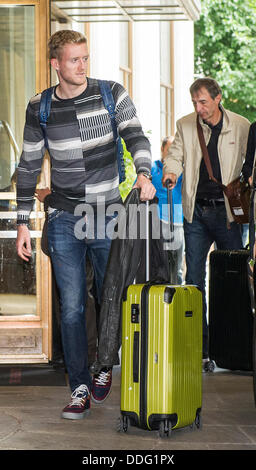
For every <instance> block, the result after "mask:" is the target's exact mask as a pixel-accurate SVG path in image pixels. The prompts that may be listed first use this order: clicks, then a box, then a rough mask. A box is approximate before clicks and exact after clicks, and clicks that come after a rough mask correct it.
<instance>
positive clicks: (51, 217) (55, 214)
mask: <svg viewBox="0 0 256 470" xmlns="http://www.w3.org/2000/svg"><path fill="white" fill-rule="evenodd" d="M63 212H64V211H63V210H62V209H55V210H54V211H53V212H51V213H50V214H48V223H50V222H52V221H53V220H55V219H57V217H59V216H60V215H61V214H63Z"/></svg>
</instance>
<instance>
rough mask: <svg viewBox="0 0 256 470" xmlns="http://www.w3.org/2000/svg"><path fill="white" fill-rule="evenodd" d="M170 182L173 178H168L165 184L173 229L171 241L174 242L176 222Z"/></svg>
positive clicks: (169, 216)
mask: <svg viewBox="0 0 256 470" xmlns="http://www.w3.org/2000/svg"><path fill="white" fill-rule="evenodd" d="M169 184H171V180H169V179H168V180H166V182H165V186H166V188H167V202H168V218H169V220H168V222H169V225H170V230H171V239H170V242H171V243H173V241H174V223H173V203H172V190H171V189H170V188H169Z"/></svg>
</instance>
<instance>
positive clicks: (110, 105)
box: [98, 80, 125, 183]
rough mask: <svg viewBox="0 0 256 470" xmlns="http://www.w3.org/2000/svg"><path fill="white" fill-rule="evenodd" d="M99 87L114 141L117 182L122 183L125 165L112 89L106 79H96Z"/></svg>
mask: <svg viewBox="0 0 256 470" xmlns="http://www.w3.org/2000/svg"><path fill="white" fill-rule="evenodd" d="M98 84H99V87H100V92H101V96H102V99H103V103H104V106H105V108H106V109H107V111H108V113H109V117H110V121H111V126H112V131H113V135H114V140H115V142H116V152H117V164H118V172H119V183H122V182H123V181H124V180H125V166H124V158H123V157H124V150H123V145H122V141H121V137H120V136H119V135H118V129H117V125H116V110H115V102H114V98H113V95H112V90H111V87H110V84H109V82H108V81H106V80H98Z"/></svg>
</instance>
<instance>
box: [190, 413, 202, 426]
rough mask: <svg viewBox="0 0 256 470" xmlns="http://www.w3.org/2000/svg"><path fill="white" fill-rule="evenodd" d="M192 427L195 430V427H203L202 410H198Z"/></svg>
mask: <svg viewBox="0 0 256 470" xmlns="http://www.w3.org/2000/svg"><path fill="white" fill-rule="evenodd" d="M190 427H191V429H192V430H194V429H195V428H197V429H201V428H202V417H201V413H200V411H197V413H196V417H195V421H194V422H193V423H192V424H191V425H190Z"/></svg>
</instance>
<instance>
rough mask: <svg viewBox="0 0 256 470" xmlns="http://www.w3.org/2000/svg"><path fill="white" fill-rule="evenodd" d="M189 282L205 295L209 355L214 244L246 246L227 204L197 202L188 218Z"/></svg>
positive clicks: (233, 247)
mask: <svg viewBox="0 0 256 470" xmlns="http://www.w3.org/2000/svg"><path fill="white" fill-rule="evenodd" d="M184 236H185V256H186V267H187V272H186V284H194V285H197V286H198V287H199V288H200V290H201V291H202V294H203V357H208V326H207V305H206V292H205V279H206V260H207V255H208V253H209V250H210V247H211V245H212V243H213V242H215V243H216V246H217V249H219V250H237V249H241V248H242V247H243V244H242V235H241V228H240V226H239V224H237V223H235V222H232V223H231V224H230V227H227V217H226V209H225V205H224V204H221V205H217V206H215V207H212V206H210V207H208V206H207V207H206V206H203V207H202V206H201V205H199V204H198V203H196V204H195V210H194V215H193V220H192V223H189V222H187V220H185V219H184Z"/></svg>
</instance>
